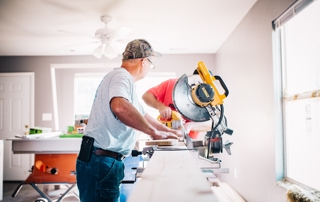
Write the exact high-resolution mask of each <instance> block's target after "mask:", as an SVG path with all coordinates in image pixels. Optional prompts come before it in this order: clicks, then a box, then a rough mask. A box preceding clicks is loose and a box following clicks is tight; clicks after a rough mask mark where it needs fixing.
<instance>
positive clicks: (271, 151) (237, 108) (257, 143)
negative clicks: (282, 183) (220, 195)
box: [215, 0, 294, 202]
mask: <svg viewBox="0 0 320 202" xmlns="http://www.w3.org/2000/svg"><path fill="white" fill-rule="evenodd" d="M293 2H294V0H281V1H277V0H259V1H258V2H257V3H256V4H255V5H254V6H253V8H252V9H251V10H250V11H249V13H248V14H247V15H246V16H245V18H244V19H243V20H242V21H241V23H240V24H239V25H238V27H237V28H236V29H235V30H234V32H233V33H232V34H231V35H230V37H229V38H228V40H227V41H226V42H225V43H224V44H223V46H222V47H221V48H220V49H219V51H218V52H217V54H216V65H215V66H216V69H215V71H216V72H217V74H219V75H220V76H221V77H222V78H223V79H224V81H225V83H226V84H227V86H228V88H229V91H230V95H229V97H228V98H227V99H225V105H224V106H225V115H226V116H227V118H228V125H229V127H230V128H232V129H234V133H233V136H232V137H230V138H229V139H230V140H231V141H233V142H234V144H233V145H232V147H231V151H232V156H228V155H227V154H226V153H224V154H222V155H219V156H220V157H221V158H222V160H223V162H222V165H223V166H224V167H229V168H230V174H229V175H220V178H221V180H223V181H226V182H228V183H229V184H230V185H231V186H232V187H233V188H235V189H236V190H237V191H238V192H239V194H240V195H242V196H243V197H244V198H245V199H246V200H247V201H249V202H271V201H272V202H278V201H279V202H281V201H286V198H285V195H286V194H285V192H286V190H285V189H283V188H281V187H279V186H277V185H276V170H275V168H276V165H275V156H276V152H275V113H274V112H275V110H274V109H275V105H274V91H273V65H272V64H273V61H272V60H273V58H272V26H271V22H272V20H274V19H275V18H276V17H278V15H280V14H281V12H282V11H283V10H284V9H286V8H287V7H288V6H290V5H291V4H292V3H293Z"/></svg>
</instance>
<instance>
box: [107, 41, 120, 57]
mask: <svg viewBox="0 0 320 202" xmlns="http://www.w3.org/2000/svg"><path fill="white" fill-rule="evenodd" d="M104 56H105V57H107V58H109V59H113V58H116V57H117V56H118V53H117V52H116V51H115V50H114V49H113V48H112V47H111V46H110V45H109V44H106V46H105V47H104Z"/></svg>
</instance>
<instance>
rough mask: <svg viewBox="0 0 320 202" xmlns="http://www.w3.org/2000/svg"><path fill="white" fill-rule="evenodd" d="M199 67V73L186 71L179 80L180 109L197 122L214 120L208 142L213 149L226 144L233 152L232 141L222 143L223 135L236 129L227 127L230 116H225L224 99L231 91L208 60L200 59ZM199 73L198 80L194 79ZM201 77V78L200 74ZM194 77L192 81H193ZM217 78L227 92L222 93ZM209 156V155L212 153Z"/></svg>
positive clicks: (219, 149)
mask: <svg viewBox="0 0 320 202" xmlns="http://www.w3.org/2000/svg"><path fill="white" fill-rule="evenodd" d="M197 71H198V73H199V76H196V75H192V76H189V77H188V76H187V75H186V74H184V75H182V76H181V77H180V78H179V79H178V81H177V82H176V84H175V86H174V89H173V93H172V97H173V102H174V106H175V108H176V109H177V111H178V112H179V113H180V114H181V115H182V116H183V117H185V118H186V119H189V120H191V121H194V122H204V121H208V120H210V119H211V120H212V128H211V131H208V132H207V134H206V140H205V144H206V145H207V146H208V151H210V152H211V153H220V152H222V150H223V148H225V149H226V150H227V152H228V154H231V151H230V146H231V145H232V143H231V142H227V143H226V144H224V145H223V144H222V137H221V136H222V135H223V134H224V133H227V134H229V135H231V134H232V133H233V131H232V130H231V129H229V128H228V127H227V120H226V117H225V116H224V108H223V102H224V99H225V98H226V97H227V96H228V94H229V91H228V88H227V86H226V85H225V83H224V82H223V80H222V79H221V77H220V76H213V75H211V74H210V72H209V71H208V69H207V67H206V66H205V64H204V63H203V62H202V61H200V62H198V66H197ZM195 76H196V77H197V79H198V80H197V81H192V79H194V78H195ZM199 77H200V78H199ZM189 80H190V81H189ZM215 81H218V82H219V83H220V86H221V88H220V89H222V90H223V91H224V92H223V93H220V92H219V90H218V88H217V86H216V84H215ZM210 152H208V153H207V158H209V153H210Z"/></svg>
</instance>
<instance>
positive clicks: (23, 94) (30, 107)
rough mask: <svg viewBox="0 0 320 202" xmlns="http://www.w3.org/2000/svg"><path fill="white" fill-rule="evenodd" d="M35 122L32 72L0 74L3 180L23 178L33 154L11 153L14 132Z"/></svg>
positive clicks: (23, 130)
mask: <svg viewBox="0 0 320 202" xmlns="http://www.w3.org/2000/svg"><path fill="white" fill-rule="evenodd" d="M33 122H34V73H0V139H3V140H4V162H3V180H4V181H14V180H19V181H21V180H25V179H26V178H27V177H28V175H29V174H30V172H29V170H30V169H31V166H32V165H33V159H34V155H33V154H13V152H12V147H11V146H12V142H11V141H7V140H6V139H7V138H13V137H14V136H15V135H16V134H20V135H21V134H24V133H25V132H28V131H29V126H33Z"/></svg>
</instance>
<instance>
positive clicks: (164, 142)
mask: <svg viewBox="0 0 320 202" xmlns="http://www.w3.org/2000/svg"><path fill="white" fill-rule="evenodd" d="M177 143H178V140H177V139H163V140H150V141H146V145H159V146H173V145H176V144H177Z"/></svg>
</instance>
